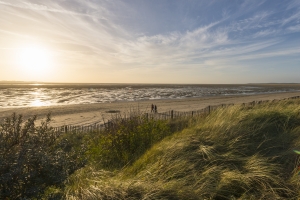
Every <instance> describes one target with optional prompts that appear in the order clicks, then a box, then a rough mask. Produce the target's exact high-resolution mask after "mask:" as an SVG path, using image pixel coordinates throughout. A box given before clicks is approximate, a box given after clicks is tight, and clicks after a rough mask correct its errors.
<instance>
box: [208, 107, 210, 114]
mask: <svg viewBox="0 0 300 200" xmlns="http://www.w3.org/2000/svg"><path fill="white" fill-rule="evenodd" d="M208 114H210V106H208Z"/></svg>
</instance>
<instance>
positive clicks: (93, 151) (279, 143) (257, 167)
mask: <svg viewBox="0 0 300 200" xmlns="http://www.w3.org/2000/svg"><path fill="white" fill-rule="evenodd" d="M143 116H145V115H140V114H137V115H133V116H131V117H130V118H122V117H116V118H115V119H114V120H113V121H112V124H111V125H110V126H109V127H107V128H105V129H104V130H103V131H101V133H99V132H92V131H91V132H87V133H84V134H67V135H59V136H55V137H54V138H53V139H51V140H50V139H48V140H49V142H48V143H45V144H46V146H47V148H45V147H43V148H44V149H42V151H43V152H48V154H47V156H46V157H45V159H49V160H50V161H51V162H53V163H56V165H53V164H52V165H49V166H47V165H46V164H45V165H42V167H43V168H45V169H44V170H48V171H45V172H47V173H46V174H45V172H43V173H40V174H39V173H37V172H35V171H34V170H33V169H38V168H36V167H35V168H33V167H32V168H30V169H31V170H32V172H31V173H32V174H35V176H34V177H35V179H33V180H43V181H45V180H47V184H42V182H43V181H41V182H35V183H37V184H35V185H34V184H33V181H28V182H26V184H25V185H24V184H23V185H22V184H21V183H24V181H23V182H19V183H18V184H16V185H15V186H16V187H17V186H18V187H19V188H22V190H18V191H17V192H16V193H15V196H16V197H18V198H19V197H22V198H29V197H31V198H38V199H43V198H44V199H132V200H133V199H184V200H185V199H299V198H300V193H299V192H300V191H299V187H300V185H299V184H300V176H299V175H300V173H299V165H300V162H299V155H298V154H297V153H295V150H300V101H299V99H294V100H282V101H278V102H268V103H262V104H257V105H254V106H249V105H248V106H245V105H235V106H229V107H224V108H219V109H217V110H214V111H212V112H211V113H210V114H209V115H207V116H201V117H193V118H181V119H175V120H152V119H149V118H145V117H143ZM13 117H14V116H13ZM13 119H14V121H16V118H15V117H14V118H13ZM9 124H10V125H9ZM12 124H15V122H14V123H12V122H11V121H7V122H6V125H7V127H9V126H12ZM46 124H47V123H45V124H44V125H43V126H42V127H44V129H41V128H36V129H32V130H35V131H33V132H32V133H35V134H36V133H38V132H39V131H42V130H47V131H50V132H47V131H44V132H43V131H42V132H41V133H43V134H41V135H40V137H44V138H46V139H47V137H48V136H47V135H48V134H49V135H51V134H50V133H52V132H51V128H49V127H48V126H47V125H46ZM14 126H15V125H13V127H14ZM2 127H4V126H3V125H2ZM25 127H26V126H25ZM30 127H32V126H27V129H28V130H31V129H30ZM3 130H6V132H3ZM11 130H15V129H8V128H6V129H3V128H2V129H1V131H2V132H1V133H2V135H1V137H4V136H5V134H3V133H6V134H8V133H10V132H9V131H11ZM16 130H17V129H16ZM11 133H14V131H12V132H11ZM20 133H22V131H21V132H20ZM46 133H47V134H46ZM33 135H34V134H33ZM46 136H47V137H46ZM6 140H7V141H11V140H12V139H9V138H7V139H6ZM1 141H2V140H1ZM18 141H21V140H18ZM39 141H40V140H39ZM66 141H67V142H66ZM2 144H3V145H4V143H2ZM9 144H11V143H9ZM28 144H31V143H28ZM44 146H45V145H44ZM1 147H2V146H1ZM6 148H7V145H6ZM10 149H11V150H10V152H11V155H13V152H21V151H19V146H18V145H17V146H14V147H13V148H10ZM1 150H2V149H1ZM0 152H8V150H6V151H0ZM28 152H32V151H31V150H30V151H29V150H28ZM0 154H1V153H0ZM22 155H23V154H22ZM28 155H31V154H28ZM34 155H35V154H34ZM38 155H40V154H38ZM41 155H42V154H41ZM55 155H57V156H56V157H55ZM5 156H8V154H7V153H5V154H3V153H2V154H1V157H0V159H1V162H2V163H3V162H4V160H3V159H4V158H5V159H7V157H5ZM19 156H21V155H19ZM76 156H77V157H76ZM52 157H53V158H52ZM17 158H18V157H16V158H15V157H12V158H11V159H12V160H11V163H10V164H9V163H8V165H6V166H7V167H6V168H1V169H0V170H2V171H3V170H7V169H15V168H12V167H11V166H14V163H15V162H17V161H18V159H17ZM58 158H60V160H59V159H58ZM61 158H63V159H61ZM30 159H31V160H30ZM30 159H27V160H28V162H29V164H28V166H31V165H30V163H31V162H34V163H37V164H35V165H36V166H40V165H39V164H38V163H40V162H41V160H39V159H37V160H34V159H33V157H30ZM55 159H58V160H55ZM5 162H6V161H5ZM72 163H74V164H75V165H72ZM32 164H33V163H32ZM9 165H11V166H9ZM1 166H4V165H1ZM53 166H54V168H53ZM43 168H42V169H43ZM26 169H27V168H24V169H23V168H22V170H23V171H22V172H19V173H20V174H22V173H25V172H26ZM50 169H51V170H52V171H51V170H50ZM56 169H63V170H61V171H55V170H56ZM50 172H51V173H50ZM55 173H56V174H55ZM11 174H12V173H11ZM11 174H8V173H6V176H5V177H6V178H7V177H9V176H11V177H12V178H11V179H9V180H17V179H14V177H13V176H12V175H11ZM25 174H26V173H25ZM51 174H52V175H51ZM45 175H47V176H50V175H51V176H50V178H51V177H56V176H58V177H61V179H59V182H57V183H56V182H53V181H52V182H51V181H50V180H56V179H50V178H47V176H45ZM0 176H1V174H0ZM3 177H4V176H3V175H2V176H1V177H0V178H1V184H2V185H1V186H3V185H4V184H6V182H3V180H8V179H4V178H3ZM30 177H32V175H30ZM22 180H23V179H22ZM24 180H26V178H24ZM3 183H4V184H3ZM30 184H31V185H33V186H32V187H34V188H38V189H39V190H38V191H37V192H36V193H35V194H31V193H28V192H27V193H26V192H24V191H30V190H29V189H27V188H29V185H30ZM25 186H26V187H25ZM1 189H2V188H1ZM9 189H10V188H9V186H8V184H6V189H5V190H4V189H2V190H1V195H2V196H1V197H8V198H9V195H8V194H9V193H7V192H8V191H10V192H11V194H12V191H13V190H9ZM30 195H31V196H30Z"/></svg>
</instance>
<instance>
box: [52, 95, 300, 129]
mask: <svg viewBox="0 0 300 200" xmlns="http://www.w3.org/2000/svg"><path fill="white" fill-rule="evenodd" d="M299 98H300V96H295V97H290V98H287V99H299ZM287 99H282V100H287ZM276 101H279V100H273V101H269V100H266V101H253V102H249V103H243V104H242V105H243V106H245V107H253V106H255V105H259V104H263V103H268V102H276ZM233 105H234V104H221V105H214V106H207V107H206V108H203V109H200V110H196V111H187V112H182V111H175V110H170V111H167V112H162V113H144V114H143V116H144V117H145V118H146V119H153V120H172V119H177V118H183V117H196V116H206V115H209V114H210V113H211V112H212V111H214V110H216V109H218V108H224V107H228V106H233ZM130 117H132V116H130V115H129V116H126V117H122V118H123V119H128V118H130ZM112 124H113V121H112V120H108V121H107V122H105V123H99V122H98V123H93V124H89V125H84V126H78V125H77V126H72V125H65V126H60V127H54V128H53V129H54V131H55V132H58V133H68V132H76V133H84V132H89V131H96V132H100V131H101V130H103V129H105V128H108V127H110V126H111V125H112Z"/></svg>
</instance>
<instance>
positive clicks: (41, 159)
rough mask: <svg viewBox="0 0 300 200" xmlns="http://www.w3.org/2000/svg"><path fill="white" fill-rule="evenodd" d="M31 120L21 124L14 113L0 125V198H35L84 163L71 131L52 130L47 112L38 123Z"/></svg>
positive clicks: (20, 119) (19, 117) (56, 184)
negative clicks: (37, 124) (66, 132)
mask: <svg viewBox="0 0 300 200" xmlns="http://www.w3.org/2000/svg"><path fill="white" fill-rule="evenodd" d="M35 121H36V116H34V117H32V118H30V119H28V120H27V122H26V123H25V124H23V120H22V116H21V115H19V116H17V115H16V114H15V113H14V114H13V115H12V116H11V117H9V118H7V119H5V121H4V122H3V123H2V124H1V125H0V126H1V128H0V199H5V198H9V199H20V198H33V197H36V198H38V197H39V196H40V195H41V194H42V193H43V192H44V190H45V189H46V188H47V187H49V186H53V185H55V186H58V187H59V186H60V184H62V182H63V181H64V180H65V179H66V178H67V177H68V176H69V174H71V173H73V172H74V171H75V170H76V169H78V168H80V167H82V166H84V164H85V160H84V159H83V154H84V151H85V148H82V147H81V146H80V145H78V141H77V142H76V144H73V143H72V142H74V140H73V138H74V137H76V136H75V135H74V134H69V135H62V136H60V135H59V134H58V133H55V132H54V130H53V128H51V127H50V126H49V123H50V121H51V118H50V114H48V115H47V118H46V120H45V121H43V122H42V123H41V125H40V126H36V125H35ZM76 146H77V147H78V146H79V147H80V148H75V147H76Z"/></svg>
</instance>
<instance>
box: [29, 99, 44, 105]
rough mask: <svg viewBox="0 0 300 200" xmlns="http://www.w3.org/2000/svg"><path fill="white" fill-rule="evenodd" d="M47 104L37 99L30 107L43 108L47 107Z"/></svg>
mask: <svg viewBox="0 0 300 200" xmlns="http://www.w3.org/2000/svg"><path fill="white" fill-rule="evenodd" d="M45 105H46V104H45V103H44V102H42V101H41V100H40V99H35V100H34V101H33V102H31V104H30V106H34V107H41V106H45Z"/></svg>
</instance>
